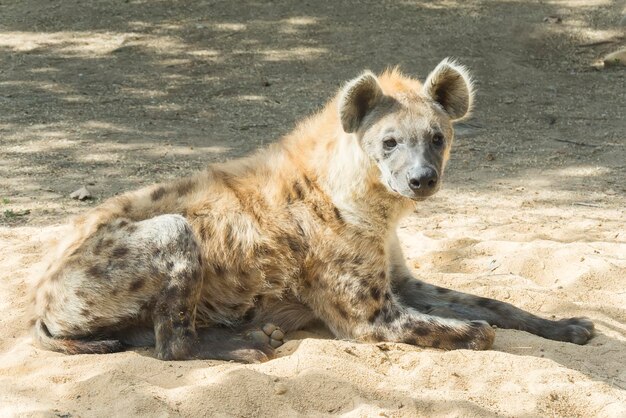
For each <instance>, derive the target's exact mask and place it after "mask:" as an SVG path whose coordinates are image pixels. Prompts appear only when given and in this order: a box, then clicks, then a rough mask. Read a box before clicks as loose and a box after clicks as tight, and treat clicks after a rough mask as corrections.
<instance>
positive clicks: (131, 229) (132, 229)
mask: <svg viewBox="0 0 626 418" xmlns="http://www.w3.org/2000/svg"><path fill="white" fill-rule="evenodd" d="M136 230H137V225H135V224H130V225H128V226H127V227H126V233H127V234H132V233H133V232H135V231H136Z"/></svg>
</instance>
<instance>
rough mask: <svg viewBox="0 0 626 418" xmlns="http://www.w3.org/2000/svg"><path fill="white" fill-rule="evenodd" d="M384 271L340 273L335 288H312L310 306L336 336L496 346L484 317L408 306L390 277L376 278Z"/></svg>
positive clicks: (451, 345) (453, 345)
mask: <svg viewBox="0 0 626 418" xmlns="http://www.w3.org/2000/svg"><path fill="white" fill-rule="evenodd" d="M381 275H382V276H383V277H384V273H383V272H379V273H373V274H372V275H371V276H366V277H354V276H350V275H348V274H346V275H340V276H339V277H336V278H335V279H334V280H333V286H332V288H331V287H330V286H321V288H320V289H316V290H315V291H314V294H312V300H314V301H317V303H311V304H310V305H311V308H312V309H313V311H314V312H315V314H316V315H317V316H318V317H319V318H320V319H322V320H323V321H324V323H325V324H326V325H327V326H328V327H329V328H330V330H331V331H333V333H334V334H335V335H336V336H337V337H338V338H349V339H356V340H361V341H370V342H372V341H375V342H380V341H390V342H402V343H407V344H413V345H418V346H422V347H435V348H443V349H447V350H452V349H460V348H466V349H472V350H486V349H488V348H490V347H491V346H492V345H493V340H494V338H495V332H494V330H493V329H492V328H491V326H490V325H489V324H487V323H486V322H484V321H462V320H457V319H447V318H440V317H436V316H432V315H427V314H424V313H421V312H418V311H417V310H415V309H413V308H410V307H407V306H404V305H403V304H402V303H401V302H400V301H398V300H397V298H396V297H395V296H394V295H393V293H392V291H391V286H390V285H389V283H388V282H387V283H385V280H377V279H380V277H381ZM355 283H358V285H355ZM320 302H321V303H320Z"/></svg>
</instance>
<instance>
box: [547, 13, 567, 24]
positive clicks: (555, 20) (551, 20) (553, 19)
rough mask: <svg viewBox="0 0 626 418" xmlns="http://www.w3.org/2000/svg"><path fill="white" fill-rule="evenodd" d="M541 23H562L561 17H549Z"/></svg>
mask: <svg viewBox="0 0 626 418" xmlns="http://www.w3.org/2000/svg"><path fill="white" fill-rule="evenodd" d="M543 21H544V22H546V23H552V24H555V23H561V22H563V19H561V16H556V15H551V16H547V17H544V18H543Z"/></svg>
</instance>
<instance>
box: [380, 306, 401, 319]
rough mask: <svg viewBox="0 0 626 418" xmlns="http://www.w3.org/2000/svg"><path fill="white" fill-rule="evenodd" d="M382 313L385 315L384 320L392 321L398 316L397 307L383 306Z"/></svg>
mask: <svg viewBox="0 0 626 418" xmlns="http://www.w3.org/2000/svg"><path fill="white" fill-rule="evenodd" d="M383 314H384V315H385V321H387V322H393V321H395V320H396V319H398V317H399V316H400V311H399V310H397V309H393V308H389V307H388V306H385V307H384V308H383Z"/></svg>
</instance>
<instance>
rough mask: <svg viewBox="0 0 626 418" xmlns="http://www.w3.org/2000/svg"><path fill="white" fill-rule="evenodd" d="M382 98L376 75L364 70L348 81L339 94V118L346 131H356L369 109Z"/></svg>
mask: <svg viewBox="0 0 626 418" xmlns="http://www.w3.org/2000/svg"><path fill="white" fill-rule="evenodd" d="M382 98H383V91H382V89H381V88H380V85H379V84H378V80H377V79H376V76H375V75H374V74H373V73H371V72H370V71H366V72H364V73H363V74H361V75H360V76H359V77H357V78H355V79H354V80H352V81H350V82H349V83H348V84H346V86H345V87H344V88H343V91H342V92H341V95H340V96H339V118H340V119H341V125H342V126H343V130H344V131H345V132H346V133H352V132H356V131H357V129H359V127H360V126H361V123H362V122H363V119H364V118H365V116H366V115H367V114H368V113H369V111H370V110H372V109H373V108H374V106H376V105H377V104H378V103H379V102H380V101H381V99H382Z"/></svg>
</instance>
